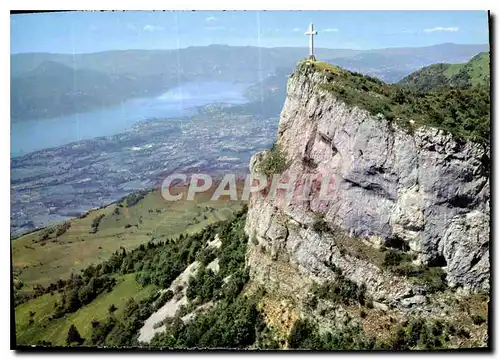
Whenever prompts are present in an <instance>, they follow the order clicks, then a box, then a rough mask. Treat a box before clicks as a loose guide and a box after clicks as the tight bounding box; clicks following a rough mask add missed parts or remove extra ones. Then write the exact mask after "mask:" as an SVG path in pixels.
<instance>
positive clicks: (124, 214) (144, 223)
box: [11, 188, 243, 345]
mask: <svg viewBox="0 0 500 360" xmlns="http://www.w3.org/2000/svg"><path fill="white" fill-rule="evenodd" d="M185 191H186V189H185V188H177V193H178V192H183V193H184V194H185ZM173 192H174V193H175V191H173ZM211 195H212V192H207V193H204V194H197V195H196V196H195V198H194V200H193V201H183V200H180V201H177V202H167V201H165V200H164V199H163V198H162V197H161V194H160V191H159V190H152V191H148V192H146V193H143V194H140V195H137V194H132V195H130V196H128V197H126V198H124V199H122V200H121V201H119V202H117V203H114V204H110V205H108V206H106V207H104V208H102V209H97V210H92V211H90V212H88V213H87V214H86V215H85V216H84V217H81V218H78V219H73V220H70V221H68V222H67V223H66V224H67V225H68V224H69V227H67V226H64V224H58V225H54V226H52V227H50V228H45V229H41V230H38V231H35V232H32V233H29V234H26V235H24V236H21V237H19V238H17V239H15V240H13V241H12V242H11V246H12V263H13V271H14V284H15V286H16V290H15V291H16V292H19V293H29V292H32V291H33V288H34V287H35V286H37V285H42V286H46V285H48V284H50V283H53V282H56V281H57V280H59V279H67V278H69V277H70V275H71V273H78V272H79V271H80V270H81V269H83V268H85V267H87V266H89V265H90V264H98V263H101V262H102V261H104V260H106V259H108V258H109V256H110V255H111V254H113V253H114V252H115V251H116V250H118V249H119V248H121V247H123V248H125V249H133V248H135V247H137V246H138V245H140V244H143V243H147V242H148V241H154V240H166V239H167V238H175V237H177V236H178V235H180V234H181V233H194V232H197V231H199V230H201V229H202V228H204V227H205V226H206V225H208V224H210V223H213V222H217V221H220V220H225V219H227V218H229V217H230V216H231V215H232V214H233V212H235V211H237V210H239V209H240V208H241V206H242V205H243V202H241V201H230V200H228V199H224V198H221V199H220V200H218V201H211V200H210V197H211ZM63 230H65V231H63ZM58 233H59V235H58ZM134 277H135V275H134V274H128V275H122V276H117V281H118V283H117V285H116V286H115V287H114V288H113V290H112V291H111V292H105V293H103V294H101V295H99V296H98V297H97V298H96V299H95V300H93V301H92V302H91V303H90V304H88V305H86V306H84V307H82V308H80V309H79V310H78V311H76V312H74V313H70V314H66V315H65V316H63V317H62V318H60V319H54V320H50V319H49V316H50V315H51V314H53V312H54V305H55V302H56V301H58V300H59V299H60V297H61V295H60V294H59V293H57V292H54V293H52V294H51V293H48V294H45V295H42V296H39V297H37V298H35V299H32V300H29V301H27V302H24V303H22V304H20V305H18V306H17V307H16V308H15V320H16V337H17V343H18V344H26V345H31V344H36V343H37V342H38V341H41V340H44V341H50V342H51V343H52V344H53V345H65V341H66V336H67V333H68V328H69V326H70V325H71V324H74V325H75V326H76V327H77V329H78V331H79V332H80V334H81V336H82V337H83V338H86V337H88V336H90V333H91V321H92V320H94V319H95V320H105V319H106V318H107V316H108V308H109V306H110V305H111V304H114V305H115V306H116V307H117V308H118V310H117V311H116V313H115V314H116V315H118V316H119V315H120V311H121V310H122V309H123V307H124V305H125V303H126V301H127V300H128V299H129V298H131V297H133V298H134V299H135V300H136V301H138V300H141V299H143V298H146V297H148V296H149V295H150V294H151V291H156V290H157V288H156V287H155V286H153V285H149V286H147V287H142V286H141V285H140V284H138V283H137V282H136V281H135V278H134ZM30 318H31V320H30Z"/></svg>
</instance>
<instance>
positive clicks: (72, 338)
mask: <svg viewBox="0 0 500 360" xmlns="http://www.w3.org/2000/svg"><path fill="white" fill-rule="evenodd" d="M83 341H84V339H82V337H81V336H80V333H79V332H78V329H77V328H76V326H75V325H73V324H71V326H70V327H69V329H68V336H67V337H66V344H68V345H71V344H73V343H77V344H78V345H81V344H82V343H83Z"/></svg>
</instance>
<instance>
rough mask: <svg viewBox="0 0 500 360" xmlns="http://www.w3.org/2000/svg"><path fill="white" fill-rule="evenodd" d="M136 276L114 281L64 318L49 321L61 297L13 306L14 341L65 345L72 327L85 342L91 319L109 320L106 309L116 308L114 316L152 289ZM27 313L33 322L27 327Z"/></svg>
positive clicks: (48, 297)
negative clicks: (90, 300) (131, 299)
mask: <svg viewBox="0 0 500 360" xmlns="http://www.w3.org/2000/svg"><path fill="white" fill-rule="evenodd" d="M134 276H135V274H128V275H124V276H120V277H118V278H117V280H118V283H117V285H116V286H115V287H114V288H113V290H112V291H111V292H109V293H107V292H105V293H103V294H101V295H99V296H98V297H97V298H96V299H95V300H94V301H92V302H91V303H90V304H88V305H86V306H84V307H82V308H81V309H79V310H78V311H76V312H74V313H71V314H66V315H65V316H64V317H62V318H60V319H56V320H51V321H49V316H50V315H51V314H52V313H53V311H54V303H55V302H56V301H57V300H58V299H59V298H60V294H58V293H54V295H51V294H45V295H42V296H40V297H38V298H36V299H33V300H30V301H28V302H26V303H23V304H21V305H19V306H17V307H16V339H17V343H18V344H19V345H32V344H36V343H37V342H38V341H40V340H45V341H50V342H51V343H52V344H53V345H61V346H64V345H65V342H66V336H67V334H68V328H69V326H70V325H71V324H73V325H75V326H76V327H77V329H78V331H79V333H80V335H81V336H82V337H83V338H84V339H85V338H88V337H89V336H90V334H91V330H92V325H91V321H92V320H98V321H103V320H105V319H106V318H107V317H108V308H109V306H110V305H111V304H113V305H115V306H116V308H117V310H116V312H115V313H116V315H118V316H119V315H120V313H121V311H123V308H124V306H125V304H126V302H127V300H128V299H129V298H134V300H136V301H139V300H141V299H144V298H146V297H147V296H148V295H149V294H150V293H151V291H155V289H156V288H155V286H153V285H150V286H147V287H142V286H141V285H140V284H138V283H137V282H136V281H135V278H134ZM30 313H34V315H33V317H32V318H33V323H32V324H30Z"/></svg>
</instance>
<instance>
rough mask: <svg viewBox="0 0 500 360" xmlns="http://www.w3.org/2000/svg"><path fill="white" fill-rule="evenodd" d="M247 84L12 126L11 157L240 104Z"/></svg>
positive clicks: (205, 87) (184, 89) (192, 88)
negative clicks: (198, 110) (217, 105)
mask: <svg viewBox="0 0 500 360" xmlns="http://www.w3.org/2000/svg"><path fill="white" fill-rule="evenodd" d="M249 85H250V84H246V83H229V82H196V83H187V84H184V85H182V86H179V87H177V88H173V89H171V90H170V91H168V92H166V93H164V94H162V95H160V96H157V97H154V98H141V99H132V100H128V101H126V102H124V103H122V104H121V105H118V106H113V107H107V108H103V109H98V110H94V111H90V112H86V113H80V114H73V115H68V116H60V117H56V118H52V119H37V120H27V121H22V122H16V123H11V138H10V139H11V145H10V154H11V157H17V156H21V155H24V154H27V153H29V152H32V151H36V150H41V149H45V148H49V147H55V146H60V145H65V144H68V143H70V142H73V141H79V140H85V139H91V138H95V137H99V136H110V135H114V134H118V133H121V132H123V131H126V130H127V129H129V128H130V127H131V126H132V125H134V124H135V123H137V122H138V121H141V120H146V119H152V118H172V117H178V116H186V115H189V114H192V113H194V111H195V110H194V108H195V107H197V106H202V105H206V104H211V103H216V102H224V103H229V104H241V103H245V102H246V101H247V100H246V98H245V97H244V96H243V91H244V90H245V89H246V88H247V87H248V86H249Z"/></svg>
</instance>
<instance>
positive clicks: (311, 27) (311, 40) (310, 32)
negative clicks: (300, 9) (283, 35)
mask: <svg viewBox="0 0 500 360" xmlns="http://www.w3.org/2000/svg"><path fill="white" fill-rule="evenodd" d="M305 35H309V36H310V38H309V59H311V60H316V58H315V57H314V35H318V32H317V31H315V30H314V25H313V24H312V23H311V24H310V25H309V29H308V30H307V31H306V33H305Z"/></svg>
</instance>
